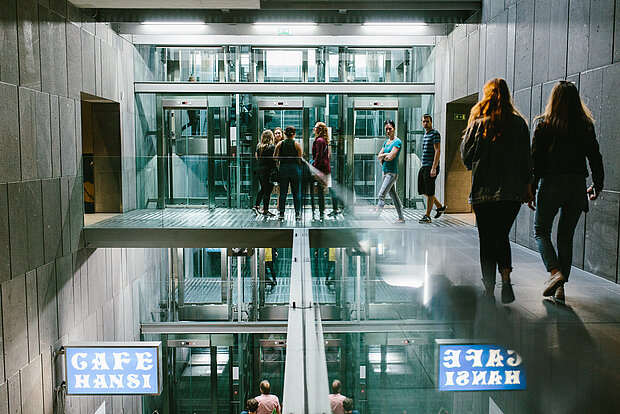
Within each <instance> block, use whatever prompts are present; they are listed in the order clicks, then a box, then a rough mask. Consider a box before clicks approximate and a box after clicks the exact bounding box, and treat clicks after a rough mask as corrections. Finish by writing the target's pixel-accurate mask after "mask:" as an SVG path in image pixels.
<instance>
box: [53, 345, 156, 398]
mask: <svg viewBox="0 0 620 414" xmlns="http://www.w3.org/2000/svg"><path fill="white" fill-rule="evenodd" d="M65 367H66V374H67V394H69V395H72V394H73V395H75V394H77V395H89V394H90V395H92V394H107V395H117V394H132V395H158V394H160V393H161V390H162V363H161V342H96V343H88V344H78V345H67V346H65Z"/></svg>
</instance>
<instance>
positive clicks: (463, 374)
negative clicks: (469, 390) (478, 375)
mask: <svg viewBox="0 0 620 414" xmlns="http://www.w3.org/2000/svg"><path fill="white" fill-rule="evenodd" d="M456 383H457V384H458V385H460V386H463V385H467V384H468V383H469V372H467V371H459V372H457V374H456Z"/></svg>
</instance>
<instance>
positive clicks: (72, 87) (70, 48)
mask: <svg viewBox="0 0 620 414" xmlns="http://www.w3.org/2000/svg"><path fill="white" fill-rule="evenodd" d="M67 73H68V94H69V97H70V98H73V99H80V92H81V91H82V39H81V35H80V27H79V26H76V25H75V24H72V23H69V22H67Z"/></svg>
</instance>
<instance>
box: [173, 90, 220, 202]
mask: <svg viewBox="0 0 620 414" xmlns="http://www.w3.org/2000/svg"><path fill="white" fill-rule="evenodd" d="M162 105H163V117H162V118H163V134H164V152H165V154H164V155H165V161H164V171H165V174H164V175H165V177H163V179H164V181H165V184H164V191H165V205H167V206H170V205H203V206H208V207H210V208H215V207H230V203H231V191H230V188H231V186H230V171H229V154H230V140H229V139H228V129H229V128H228V125H229V107H228V106H225V105H220V106H208V105H207V100H206V99H186V100H185V99H164V100H162Z"/></svg>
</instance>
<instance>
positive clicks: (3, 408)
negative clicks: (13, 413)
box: [0, 373, 9, 414]
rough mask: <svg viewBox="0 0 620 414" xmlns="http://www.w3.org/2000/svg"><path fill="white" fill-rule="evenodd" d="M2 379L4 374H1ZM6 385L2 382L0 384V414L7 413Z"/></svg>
mask: <svg viewBox="0 0 620 414" xmlns="http://www.w3.org/2000/svg"><path fill="white" fill-rule="evenodd" d="M2 376H3V377H4V373H2ZM7 388H8V383H7V382H5V381H4V380H3V381H2V382H1V383H0V413H2V414H6V413H8V412H9V392H8V389H7Z"/></svg>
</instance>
